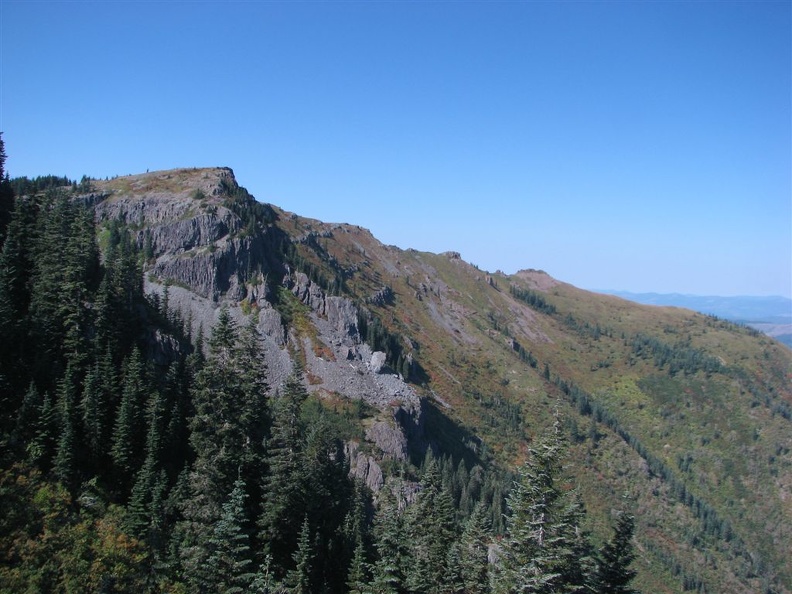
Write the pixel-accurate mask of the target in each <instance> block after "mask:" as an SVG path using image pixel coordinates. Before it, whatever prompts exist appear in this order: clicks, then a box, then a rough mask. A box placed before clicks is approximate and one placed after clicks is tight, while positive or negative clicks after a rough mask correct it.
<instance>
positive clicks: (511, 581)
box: [496, 425, 594, 594]
mask: <svg viewBox="0 0 792 594" xmlns="http://www.w3.org/2000/svg"><path fill="white" fill-rule="evenodd" d="M562 452H563V442H562V439H561V436H560V432H559V428H558V425H556V426H555V427H554V430H553V431H552V432H551V433H550V434H549V435H547V436H546V437H544V438H543V439H541V440H540V441H539V443H537V444H536V445H534V446H533V447H531V448H530V449H529V454H530V458H529V460H528V461H527V462H526V463H525V465H523V466H522V467H521V468H520V472H519V475H518V479H517V481H516V482H515V485H514V489H513V490H512V492H511V494H510V495H509V498H508V504H509V512H510V515H509V518H508V524H507V536H506V539H505V540H504V542H503V548H502V553H501V554H502V564H501V570H500V574H499V575H498V579H497V584H496V585H497V587H496V591H497V592H504V593H506V592H515V591H519V592H535V593H546V594H551V593H554V592H586V591H588V588H589V587H590V586H591V584H592V583H593V580H594V575H593V574H594V560H593V551H592V549H591V545H590V544H589V542H588V539H587V536H586V535H585V533H584V532H582V527H581V521H582V519H583V516H584V514H585V511H584V510H583V507H582V504H581V503H580V501H579V499H578V497H577V494H576V492H575V491H574V489H569V488H563V487H562V485H561V483H560V470H561V460H562V457H561V456H562Z"/></svg>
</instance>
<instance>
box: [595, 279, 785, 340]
mask: <svg viewBox="0 0 792 594" xmlns="http://www.w3.org/2000/svg"><path fill="white" fill-rule="evenodd" d="M597 292H598V293H605V294H607V295H616V296H617V297H621V298H623V299H627V300H629V301H634V302H636V303H643V304H644V305H661V306H673V307H684V308H686V309H692V310H693V311H698V312H701V313H705V314H710V315H714V316H717V317H719V318H723V319H725V320H730V321H732V322H738V323H741V324H745V325H747V326H751V327H752V328H755V329H757V330H759V331H760V332H764V333H765V334H767V335H769V336H772V337H773V338H776V339H778V340H780V341H781V342H783V343H784V344H786V345H788V346H790V347H792V299H789V298H787V297H780V296H771V297H755V296H738V297H716V296H702V295H682V294H679V293H630V292H629V291H611V290H601V291H597Z"/></svg>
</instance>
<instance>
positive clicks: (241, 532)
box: [208, 479, 255, 594]
mask: <svg viewBox="0 0 792 594" xmlns="http://www.w3.org/2000/svg"><path fill="white" fill-rule="evenodd" d="M245 497H246V495H245V483H244V481H243V480H242V479H237V481H236V482H235V483H234V488H233V490H232V491H231V493H230V494H229V496H228V501H226V502H225V503H224V504H223V511H222V513H221V515H220V518H219V519H218V521H217V522H216V523H215V525H214V530H213V534H212V538H211V539H210V541H209V543H208V544H209V547H210V548H211V549H212V554H211V556H210V557H209V566H210V567H211V569H212V571H213V573H214V576H213V577H214V581H215V584H214V586H215V587H214V589H213V591H216V592H219V593H221V594H236V593H240V592H248V591H249V590H250V587H251V584H252V582H253V579H254V577H255V573H254V572H253V561H252V552H251V550H250V537H249V535H248V533H247V530H246V529H245V524H246V522H247V519H246V517H245V505H244V503H245Z"/></svg>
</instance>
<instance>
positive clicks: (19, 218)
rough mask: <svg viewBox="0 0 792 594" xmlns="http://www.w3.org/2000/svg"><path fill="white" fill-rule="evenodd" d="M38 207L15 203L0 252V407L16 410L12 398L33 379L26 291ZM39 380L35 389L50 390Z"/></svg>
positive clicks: (31, 201) (26, 202)
mask: <svg viewBox="0 0 792 594" xmlns="http://www.w3.org/2000/svg"><path fill="white" fill-rule="evenodd" d="M38 211H39V205H38V202H37V201H36V200H34V199H32V198H26V199H24V200H21V199H20V200H17V201H16V205H15V207H14V214H13V218H12V219H11V222H10V224H9V226H8V229H7V235H6V238H5V242H4V243H3V247H2V250H0V336H2V337H3V340H2V341H0V376H2V377H4V378H5V379H6V382H5V386H3V385H0V406H2V407H3V409H5V410H9V409H10V410H16V408H17V406H18V402H17V401H16V398H17V396H18V395H20V394H22V393H23V391H24V389H25V388H26V387H27V386H28V385H29V383H30V381H31V380H32V379H33V376H32V375H31V369H30V357H31V354H32V353H33V352H34V351H35V349H36V346H35V342H34V341H33V340H32V337H31V335H30V317H29V315H28V314H29V309H30V290H31V277H32V274H33V268H34V262H35V255H34V250H35V244H36V238H37V219H38ZM37 379H38V380H39V385H38V387H39V388H42V387H45V389H50V388H51V386H49V385H46V383H45V382H43V381H41V380H42V379H43V378H37Z"/></svg>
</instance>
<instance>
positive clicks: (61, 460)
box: [53, 364, 80, 487]
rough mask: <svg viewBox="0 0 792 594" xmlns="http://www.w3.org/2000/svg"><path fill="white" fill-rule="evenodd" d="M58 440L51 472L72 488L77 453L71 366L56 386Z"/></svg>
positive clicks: (74, 394) (75, 409)
mask: <svg viewBox="0 0 792 594" xmlns="http://www.w3.org/2000/svg"><path fill="white" fill-rule="evenodd" d="M57 407H58V420H59V426H60V427H59V429H60V430H59V438H58V444H57V447H56V450H55V460H54V462H53V472H54V473H55V476H56V477H57V478H58V480H60V481H61V482H62V483H63V484H64V485H65V486H66V487H72V486H74V484H75V481H76V478H77V472H78V469H77V460H78V459H79V458H80V454H79V452H78V443H79V442H78V439H79V438H78V435H77V423H78V419H77V387H76V386H75V379H74V374H73V371H72V366H71V364H70V365H69V366H68V367H67V368H66V374H65V375H64V376H63V379H62V380H61V382H60V384H59V386H58V401H57Z"/></svg>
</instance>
